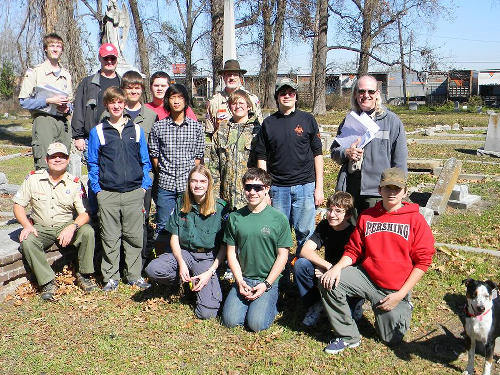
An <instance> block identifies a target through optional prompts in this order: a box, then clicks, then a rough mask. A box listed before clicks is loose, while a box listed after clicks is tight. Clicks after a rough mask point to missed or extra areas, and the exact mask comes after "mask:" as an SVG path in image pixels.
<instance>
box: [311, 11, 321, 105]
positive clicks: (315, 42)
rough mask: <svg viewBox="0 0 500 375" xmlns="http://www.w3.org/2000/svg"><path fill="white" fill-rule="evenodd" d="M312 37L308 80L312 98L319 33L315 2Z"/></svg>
mask: <svg viewBox="0 0 500 375" xmlns="http://www.w3.org/2000/svg"><path fill="white" fill-rule="evenodd" d="M313 33H314V37H313V43H312V57H311V81H310V82H309V91H310V92H312V93H313V100H314V81H315V79H316V66H317V63H316V60H317V59H318V35H319V6H318V4H316V14H315V15H314V29H313Z"/></svg>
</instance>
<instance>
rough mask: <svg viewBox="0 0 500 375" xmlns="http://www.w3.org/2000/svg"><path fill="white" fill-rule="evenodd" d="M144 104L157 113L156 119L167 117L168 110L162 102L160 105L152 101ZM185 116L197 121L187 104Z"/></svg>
mask: <svg viewBox="0 0 500 375" xmlns="http://www.w3.org/2000/svg"><path fill="white" fill-rule="evenodd" d="M145 105H146V107H148V108H150V109H152V110H153V111H155V112H156V114H157V115H158V120H163V119H164V118H167V117H168V116H169V115H170V112H169V111H167V110H166V109H165V107H163V103H162V104H160V105H155V104H154V102H151V103H146V104H145ZM186 117H189V118H191V119H193V120H194V121H198V119H197V118H196V115H195V114H194V112H193V110H192V109H191V107H189V106H188V107H187V108H186Z"/></svg>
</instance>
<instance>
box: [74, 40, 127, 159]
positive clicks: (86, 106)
mask: <svg viewBox="0 0 500 375" xmlns="http://www.w3.org/2000/svg"><path fill="white" fill-rule="evenodd" d="M99 62H100V63H101V69H99V71H98V72H97V73H95V74H92V75H90V76H88V77H85V78H84V79H83V80H82V82H80V84H79V85H78V89H77V90H76V96H75V104H74V111H73V119H72V120H71V128H72V130H73V139H74V140H75V146H76V148H77V149H78V150H80V151H84V150H85V140H86V139H88V137H89V132H90V129H92V128H93V127H94V126H96V125H97V124H98V123H99V119H100V118H101V115H102V113H103V112H104V110H105V108H104V105H103V103H102V94H103V92H104V91H105V90H106V89H107V88H108V87H111V86H117V87H120V82H121V77H120V76H119V75H118V74H117V73H116V67H117V65H118V50H117V49H116V47H115V46H114V45H112V44H111V43H104V44H103V45H102V46H101V47H100V48H99Z"/></svg>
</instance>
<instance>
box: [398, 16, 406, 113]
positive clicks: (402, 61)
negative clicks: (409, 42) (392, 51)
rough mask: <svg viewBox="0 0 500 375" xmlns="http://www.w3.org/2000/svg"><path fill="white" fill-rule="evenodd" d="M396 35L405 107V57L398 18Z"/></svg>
mask: <svg viewBox="0 0 500 375" xmlns="http://www.w3.org/2000/svg"><path fill="white" fill-rule="evenodd" d="M398 34H399V53H400V59H401V80H402V81H403V100H404V103H405V105H406V104H408V97H407V96H406V68H405V55H404V51H403V33H402V32H401V19H399V18H398Z"/></svg>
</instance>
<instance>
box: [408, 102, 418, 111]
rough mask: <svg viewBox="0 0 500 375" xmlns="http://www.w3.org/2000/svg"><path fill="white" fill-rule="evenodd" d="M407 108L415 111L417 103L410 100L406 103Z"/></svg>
mask: <svg viewBox="0 0 500 375" xmlns="http://www.w3.org/2000/svg"><path fill="white" fill-rule="evenodd" d="M408 108H409V109H410V111H416V110H418V103H417V102H410V103H408Z"/></svg>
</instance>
